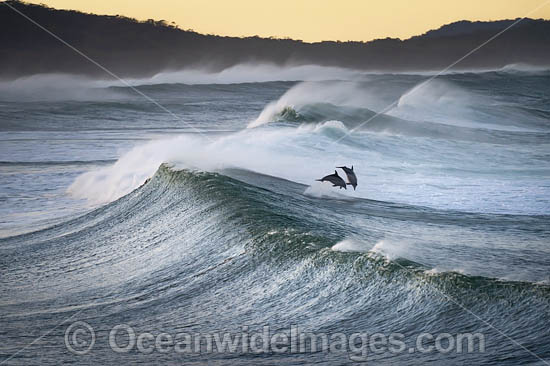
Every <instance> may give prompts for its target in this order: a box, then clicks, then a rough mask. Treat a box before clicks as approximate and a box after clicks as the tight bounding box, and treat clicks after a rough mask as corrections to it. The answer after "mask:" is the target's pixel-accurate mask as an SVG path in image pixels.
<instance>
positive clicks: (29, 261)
mask: <svg viewBox="0 0 550 366" xmlns="http://www.w3.org/2000/svg"><path fill="white" fill-rule="evenodd" d="M239 70H240V71H239V72H241V71H242V70H241V69H239ZM319 70H322V69H319ZM319 70H318V71H319ZM246 71H247V73H246V75H257V72H258V69H252V70H246ZM302 71H303V70H301V72H302ZM295 72H296V70H290V71H288V73H287V74H288V75H294V74H293V73H295ZM319 72H320V71H319ZM319 72H318V73H317V77H316V79H315V80H306V81H285V80H286V79H285V78H283V77H281V80H279V81H268V82H265V81H264V80H260V81H261V82H255V83H249V82H246V83H237V84H231V83H229V84H200V85H199V84H181V83H172V84H167V83H164V81H162V82H161V83H157V82H155V80H151V81H147V82H145V81H143V82H142V83H141V84H140V85H138V86H137V87H138V88H139V89H140V90H141V91H143V92H144V93H146V94H147V95H149V96H151V97H152V98H153V99H155V100H158V101H160V102H161V103H162V105H164V106H165V107H166V108H168V109H169V110H171V111H172V112H174V113H176V114H177V115H178V116H181V118H180V119H177V120H175V119H173V118H172V117H171V116H170V115H167V114H166V113H164V112H163V111H160V110H157V109H156V106H154V105H149V104H145V103H144V102H143V100H142V99H139V98H138V97H136V96H134V95H132V91H131V90H130V89H128V88H124V87H120V86H113V85H100V84H95V85H93V87H91V89H90V90H94V92H93V93H91V94H90V93H82V94H78V98H76V99H74V98H72V99H70V100H68V99H66V98H64V97H62V96H61V95H57V96H56V98H58V99H56V100H52V99H51V98H46V99H48V100H34V99H33V101H30V100H26V99H22V100H15V99H17V98H15V99H14V94H13V93H12V94H9V96H8V97H6V98H0V104H1V105H2V107H3V108H2V109H1V112H0V113H1V114H0V127H1V128H2V130H1V136H2V141H3V143H2V145H1V149H2V153H3V155H2V161H1V162H0V172H1V174H2V177H3V179H4V182H5V184H3V186H2V187H1V188H0V193H1V195H2V196H1V197H2V200H3V203H4V204H3V205H2V207H1V208H0V212H1V213H2V214H3V217H4V220H3V222H2V223H0V229H1V231H0V233H1V234H2V238H1V239H0V262H1V265H0V283H1V286H0V294H1V295H2V296H1V300H0V318H1V319H2V324H3V325H4V328H3V329H4V330H3V333H2V334H3V346H2V349H1V350H0V362H1V361H7V362H8V363H9V364H34V363H55V364H59V363H62V362H78V363H79V364H97V363H100V364H113V363H125V364H130V363H131V364H134V363H135V364H139V363H143V364H154V363H174V362H181V361H182V357H185V358H184V361H186V362H189V363H194V364H205V363H221V364H235V363H236V364H250V365H258V364H266V365H267V364H282V365H296V364H304V363H306V364H309V363H319V364H326V365H334V364H346V363H352V360H350V358H349V356H350V354H349V353H345V352H344V353H342V352H317V353H291V352H287V353H269V352H268V353H260V354H254V353H236V354H231V353H221V354H220V353H201V354H197V353H193V354H185V355H182V354H177V353H161V352H156V351H155V352H153V353H142V352H137V351H135V352H134V351H132V352H129V353H116V352H113V351H112V350H111V349H110V346H109V330H110V329H112V328H113V327H114V326H115V325H118V324H128V325H130V326H132V327H133V328H134V330H135V331H136V332H138V333H143V332H151V333H153V334H159V333H161V332H165V333H169V334H177V333H180V332H182V331H183V332H187V333H212V332H231V333H239V332H241V331H242V327H243V326H248V327H250V330H251V332H252V331H258V330H259V331H261V329H262V326H264V325H269V326H270V327H271V330H272V331H273V332H275V331H282V332H287V331H288V330H289V329H290V328H291V326H292V325H298V326H299V327H300V328H302V329H304V330H305V331H307V332H317V333H327V334H335V333H345V334H348V335H349V334H352V333H361V332H363V333H368V334H373V333H384V334H390V333H401V334H403V335H404V337H405V340H406V344H407V349H408V347H412V346H414V343H415V337H417V336H418V335H419V334H421V333H425V332H429V333H433V334H436V335H437V334H440V333H450V334H457V333H482V334H483V335H484V340H485V351H484V352H474V353H464V352H462V353H458V352H456V351H454V352H451V353H437V352H427V353H422V352H411V353H410V352H408V351H407V352H399V353H393V354H392V353H375V352H370V351H369V355H368V360H369V361H375V362H376V361H379V362H386V363H387V362H391V363H396V364H426V363H430V362H431V363H434V364H457V365H459V364H464V363H466V362H471V363H473V364H493V363H495V362H496V363H498V364H505V365H516V364H519V363H531V364H538V363H540V364H543V363H542V362H541V361H540V359H538V358H537V357H540V358H541V359H547V358H548V357H550V347H549V346H548V342H547V341H546V338H547V334H548V329H547V328H548V324H549V321H550V319H549V314H550V277H549V273H550V271H549V268H550V245H549V243H550V228H549V226H548V222H549V219H550V187H549V186H548V181H550V155H549V154H548V151H550V150H549V148H550V124H549V121H550V109H549V108H548V105H549V104H548V102H549V100H548V97H547V96H548V95H550V93H549V89H548V88H549V85H550V74H548V72H547V71H546V70H539V69H525V67H523V68H519V69H518V68H517V67H512V66H511V67H509V68H507V69H503V70H496V71H489V72H477V73H452V74H447V75H443V76H441V77H440V78H437V79H436V80H434V81H432V82H429V83H426V80H427V78H428V77H429V76H426V75H415V74H377V75H373V74H358V73H355V72H353V71H345V72H344V71H342V70H338V74H337V75H336V74H334V73H328V74H327V77H326V79H329V80H328V81H323V78H322V77H319ZM335 72H336V71H335ZM185 75H187V74H185ZM189 75H191V74H189ZM189 75H187V76H189ZM281 75H286V74H284V73H283V72H282V71H281ZM191 76H192V75H191ZM49 77H53V76H49ZM189 77H190V76H189ZM197 77H198V76H197ZM210 77H211V78H215V77H216V76H210ZM217 77H218V78H220V79H221V78H222V77H223V78H225V79H227V80H228V81H235V80H236V79H238V77H239V74H238V75H231V74H227V73H226V74H224V75H220V76H217ZM247 77H248V76H247ZM38 79H40V78H38ZM97 83H103V82H97ZM78 87H79V88H80V86H78ZM88 87H89V86H86V88H88ZM22 88H23V89H25V88H24V87H22ZM19 92H20V91H18V93H19ZM29 92H32V88H31V90H29ZM22 95H23V94H20V97H21V98H22ZM33 95H34V94H33ZM0 96H1V94H0ZM98 96H101V97H98ZM38 99H40V98H38ZM388 106H390V107H389V108H387V107H388ZM352 164H353V165H354V167H355V171H356V173H357V176H358V180H359V185H358V187H357V190H356V191H353V190H352V189H350V188H348V189H347V190H336V189H334V188H332V187H330V186H329V185H328V184H322V183H319V182H315V179H317V178H320V177H321V176H323V175H325V174H328V173H331V172H332V171H333V170H334V169H335V167H336V166H341V165H348V166H349V165H352ZM76 320H81V321H85V322H87V323H88V324H89V325H90V326H91V327H92V328H93V329H95V331H96V342H95V346H94V349H93V352H91V353H89V354H85V355H75V354H72V353H70V352H68V351H67V348H66V347H65V345H64V342H65V338H64V337H65V330H66V328H67V326H68V325H69V324H70V323H71V322H73V321H76ZM60 324H61V325H60ZM52 329H53V331H52ZM45 333H47V336H44V337H43V338H41V339H40V340H39V341H37V342H35V343H32V344H30V345H29V343H31V342H32V341H33V340H34V339H35V338H36V337H40V336H41V335H43V334H45ZM518 344H519V345H521V346H518ZM25 346H27V347H26V348H23V347H25ZM522 346H523V347H525V348H526V349H527V350H526V349H524V348H522ZM22 348H23V349H22ZM21 349H22V350H21ZM497 360H498V361H497Z"/></svg>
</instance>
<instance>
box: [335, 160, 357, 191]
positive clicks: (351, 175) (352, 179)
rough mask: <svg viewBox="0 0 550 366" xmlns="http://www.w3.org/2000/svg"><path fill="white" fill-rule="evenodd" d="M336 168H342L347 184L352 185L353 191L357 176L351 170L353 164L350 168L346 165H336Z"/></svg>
mask: <svg viewBox="0 0 550 366" xmlns="http://www.w3.org/2000/svg"><path fill="white" fill-rule="evenodd" d="M337 168H339V169H342V170H343V171H344V173H346V176H347V177H348V182H349V183H348V185H350V186H353V190H354V191H355V187H357V176H356V175H355V173H354V172H353V165H352V166H351V169H350V168H348V167H347V166H337Z"/></svg>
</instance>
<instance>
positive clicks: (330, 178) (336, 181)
mask: <svg viewBox="0 0 550 366" xmlns="http://www.w3.org/2000/svg"><path fill="white" fill-rule="evenodd" d="M317 181H319V182H330V183H332V186H333V187H340V189H342V188H344V189H347V188H346V182H345V181H344V180H343V179H342V178H340V176H339V175H338V172H337V171H336V170H335V171H334V174H330V175H327V176H326V177H323V178H321V179H317Z"/></svg>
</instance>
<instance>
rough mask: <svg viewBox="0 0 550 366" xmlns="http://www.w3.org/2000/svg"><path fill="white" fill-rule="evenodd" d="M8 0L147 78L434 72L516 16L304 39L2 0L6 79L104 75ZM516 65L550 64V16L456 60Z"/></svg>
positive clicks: (97, 56) (121, 68)
mask: <svg viewBox="0 0 550 366" xmlns="http://www.w3.org/2000/svg"><path fill="white" fill-rule="evenodd" d="M6 5H10V6H12V7H14V8H16V9H18V10H19V11H21V12H22V13H24V14H25V15H27V16H28V17H30V18H31V19H33V20H34V21H36V22H37V23H39V24H41V25H42V26H43V27H45V28H47V29H48V30H50V31H52V32H53V33H55V34H56V35H58V36H59V37H60V38H62V39H64V40H65V41H66V42H68V43H69V44H71V45H73V46H74V47H76V48H77V49H79V50H81V51H82V52H83V53H85V54H86V55H88V56H89V57H91V58H92V59H94V60H96V61H97V62H99V63H100V64H102V65H104V66H105V67H106V68H108V69H109V70H112V71H113V72H115V73H116V74H118V75H120V76H146V75H151V74H154V73H157V72H159V71H162V70H167V69H172V70H173V69H181V68H184V67H202V68H210V69H213V70H216V69H222V68H225V67H228V66H231V65H235V64H238V63H243V62H269V63H275V64H280V65H282V64H318V65H326V66H341V67H350V68H356V69H362V70H387V71H403V70H436V69H442V68H444V67H446V66H447V65H449V64H451V63H452V62H454V61H455V60H457V59H458V58H460V57H461V56H463V55H464V54H466V53H467V52H469V51H470V50H472V49H474V48H475V47H477V46H478V45H480V44H481V43H483V42H484V41H486V40H487V39H489V38H490V37H492V36H493V35H494V34H496V33H498V32H499V31H501V30H502V29H504V28H506V27H507V26H508V25H510V24H512V23H513V22H514V20H501V21H495V22H469V21H460V22H456V23H452V24H449V25H445V26H443V27H441V28H439V29H437V30H432V31H429V32H427V33H425V34H423V35H420V36H415V37H412V38H410V39H407V40H399V39H391V38H386V39H380V40H374V41H370V42H332V41H325V42H317V43H305V42H302V41H299V40H291V39H273V38H260V37H247V38H237V37H221V36H213V35H204V34H199V33H196V32H194V31H189V30H182V29H179V28H177V27H175V26H171V25H169V24H167V23H166V22H164V21H154V20H149V21H146V22H138V21H136V20H135V19H131V18H127V17H121V16H102V15H93V14H85V13H81V12H77V11H67V10H56V9H52V8H49V7H46V6H43V5H33V4H28V3H24V2H20V1H14V0H9V1H5V2H2V3H0V44H1V45H2V46H1V49H0V78H4V79H6V78H14V77H19V76H22V75H29V74H35V73H46V72H66V73H76V74H86V75H95V76H104V72H103V71H102V70H100V69H99V68H98V67H97V66H95V65H93V64H92V63H90V62H89V61H87V60H85V59H84V58H82V56H80V55H78V54H77V53H75V52H74V51H73V50H71V49H70V48H68V47H67V46H65V45H64V44H62V43H61V42H59V41H58V40H56V39H55V38H54V37H52V36H51V35H49V34H48V33H46V32H44V31H43V30H42V29H40V28H39V27H37V26H36V25H35V24H33V23H32V22H30V21H29V20H27V19H25V18H24V17H23V16H21V15H20V14H18V13H16V12H15V11H13V10H12V9H10V8H9V7H8V6H6ZM365 26H368V25H365ZM512 63H528V64H534V65H548V64H549V63H550V21H545V20H534V19H525V20H523V21H522V22H520V23H519V24H517V25H516V26H514V27H513V28H511V29H510V30H509V31H507V32H505V33H504V34H502V35H501V36H500V37H498V38H497V39H495V40H494V41H492V42H491V43H489V44H488V45H486V46H485V47H483V48H482V49H480V50H479V51H477V52H476V53H474V54H473V55H471V56H470V57H468V58H467V59H465V60H464V61H462V62H461V63H460V64H458V65H456V68H460V69H467V68H496V67H502V66H505V65H507V64H512Z"/></svg>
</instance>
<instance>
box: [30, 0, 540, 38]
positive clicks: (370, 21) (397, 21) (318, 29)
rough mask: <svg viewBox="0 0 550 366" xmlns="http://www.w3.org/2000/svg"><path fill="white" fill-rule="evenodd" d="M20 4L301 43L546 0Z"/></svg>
mask: <svg viewBox="0 0 550 366" xmlns="http://www.w3.org/2000/svg"><path fill="white" fill-rule="evenodd" d="M27 1H28V2H31V3H37V4H38V3H43V4H46V5H48V6H50V7H53V8H58V9H75V10H80V11H85V12H91V13H95V14H108V15H124V16H128V17H132V18H136V19H139V20H146V19H155V20H161V19H163V20H166V21H167V22H168V23H170V22H175V23H176V24H177V25H178V26H179V27H180V28H182V29H193V30H195V31H197V32H200V33H205V34H217V35H225V36H239V37H242V36H253V35H259V36H262V37H270V36H272V37H277V38H285V37H289V38H294V39H301V40H304V41H306V42H317V41H322V40H339V41H348V40H353V41H369V40H372V39H376V38H386V37H392V38H401V39H406V38H409V37H411V36H413V35H418V34H422V33H424V32H426V31H428V30H430V29H436V28H439V27H440V26H441V25H443V24H448V23H451V22H454V21H457V20H463V19H465V20H499V19H513V18H518V17H523V16H529V17H530V18H544V19H550V0H414V1H413V0H339V1H337V0H155V1H136V0H30V1H29V0H27ZM541 5H543V6H542V7H540V8H539V9H538V10H536V11H534V10H535V9H536V8H537V7H539V6H541Z"/></svg>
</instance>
